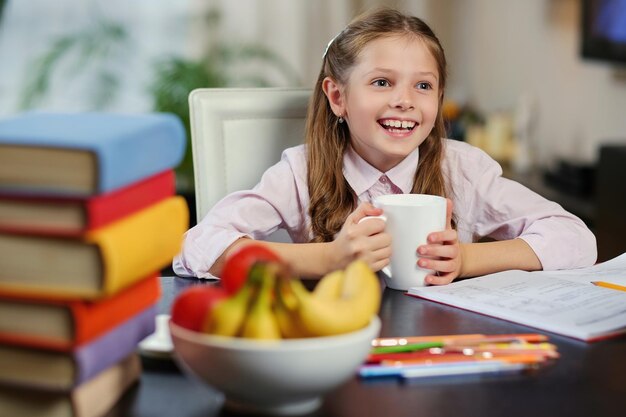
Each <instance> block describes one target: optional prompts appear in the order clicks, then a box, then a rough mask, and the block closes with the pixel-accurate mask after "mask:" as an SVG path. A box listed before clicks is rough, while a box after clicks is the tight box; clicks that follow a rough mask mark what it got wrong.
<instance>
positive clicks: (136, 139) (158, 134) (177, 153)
mask: <svg viewBox="0 0 626 417" xmlns="http://www.w3.org/2000/svg"><path fill="white" fill-rule="evenodd" d="M143 117H144V120H145V121H146V122H145V123H144V124H143V125H142V126H141V127H140V128H138V129H137V131H127V132H125V133H124V134H120V135H119V136H118V137H116V138H115V140H111V141H102V142H100V143H98V144H97V145H99V146H98V147H97V148H95V149H94V153H95V155H96V156H97V158H98V170H99V175H98V179H99V184H98V190H97V193H99V194H102V193H105V192H109V191H112V190H116V189H118V188H121V187H123V186H125V185H128V184H131V183H133V182H135V181H138V180H141V179H143V178H147V177H149V176H151V175H154V174H156V173H158V172H161V171H163V170H165V169H169V168H173V167H175V166H177V165H178V164H179V163H180V161H181V160H182V158H183V156H184V153H185V147H186V140H185V129H184V127H183V124H182V122H181V121H180V119H178V118H177V117H176V116H174V115H172V114H151V115H144V116H143ZM148 120H149V121H148Z"/></svg>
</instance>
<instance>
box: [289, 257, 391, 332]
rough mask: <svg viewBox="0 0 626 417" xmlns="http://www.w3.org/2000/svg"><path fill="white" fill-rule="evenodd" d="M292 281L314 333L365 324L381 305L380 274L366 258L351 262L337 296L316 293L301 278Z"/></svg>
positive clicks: (301, 310) (304, 320)
mask: <svg viewBox="0 0 626 417" xmlns="http://www.w3.org/2000/svg"><path fill="white" fill-rule="evenodd" d="M289 283H290V286H291V288H292V290H293V293H294V295H295V297H296V299H297V300H298V304H299V308H298V314H299V316H300V320H301V321H302V323H303V324H304V326H305V327H306V329H307V330H308V331H309V332H310V333H311V335H314V336H329V335H334V334H341V333H347V332H351V331H354V330H357V329H360V328H362V327H365V326H366V325H367V324H368V323H369V322H370V320H371V319H372V316H373V315H375V314H376V313H377V312H378V308H379V307H380V298H381V294H380V284H379V282H378V278H377V277H376V275H375V274H374V272H373V271H372V270H371V269H370V268H369V266H368V265H367V264H366V263H365V262H363V261H354V262H352V263H351V264H350V265H348V267H347V268H346V270H345V276H344V279H343V285H342V288H341V292H340V294H339V296H338V297H337V298H335V299H334V300H332V299H331V300H327V299H322V298H318V297H316V296H314V295H313V294H312V293H310V292H309V291H308V290H307V289H306V288H305V287H304V285H303V284H302V282H300V281H299V280H291V281H290V282H289ZM320 283H321V282H320ZM329 286H330V284H329Z"/></svg>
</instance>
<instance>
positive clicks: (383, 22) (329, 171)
mask: <svg viewBox="0 0 626 417" xmlns="http://www.w3.org/2000/svg"><path fill="white" fill-rule="evenodd" d="M398 35H401V36H412V37H416V38H418V39H421V40H422V41H424V43H425V45H426V46H427V48H428V49H429V50H430V52H431V54H432V55H433V57H434V58H435V60H436V62H437V69H438V71H439V93H440V94H439V110H438V111H437V117H436V120H435V125H434V127H433V129H432V131H431V132H430V134H429V135H428V138H426V139H425V140H424V142H423V143H422V144H421V145H420V147H419V153H420V154H419V155H420V156H419V164H418V167H417V170H416V172H415V178H414V181H413V188H412V190H411V193H420V194H433V195H440V196H446V195H447V194H448V193H449V192H451V190H446V184H445V181H444V178H443V173H442V171H441V161H442V158H443V140H442V138H443V137H444V136H445V127H444V123H443V117H442V114H441V107H442V103H443V92H444V88H445V82H446V59H445V55H444V51H443V48H442V46H441V44H440V43H439V40H438V39H437V37H436V36H435V34H434V33H433V31H432V30H431V29H430V28H429V27H428V25H427V24H426V23H424V22H423V21H422V20H420V19H419V18H417V17H414V16H408V15H405V14H403V13H401V12H399V11H397V10H393V9H387V8H384V9H378V10H376V11H374V12H371V13H368V14H365V15H362V16H360V17H357V18H356V19H355V20H353V21H352V22H351V23H350V24H349V25H348V26H347V27H346V28H345V29H344V30H343V31H341V33H340V34H339V35H337V37H336V38H335V39H334V40H333V41H331V43H330V45H329V46H328V49H327V51H326V53H325V55H324V62H323V64H322V69H321V70H320V73H319V76H318V78H317V81H316V83H315V88H314V90H313V95H312V96H311V100H310V103H309V107H308V114H307V121H306V127H305V142H306V145H307V168H308V172H307V181H308V186H309V194H310V198H311V200H310V206H309V215H310V217H311V231H312V234H313V238H312V242H330V241H332V240H334V237H335V235H336V234H337V233H338V232H339V230H341V227H342V226H343V223H344V222H345V219H346V217H347V216H348V215H349V214H350V213H351V212H352V211H353V210H354V209H355V208H356V205H357V204H358V201H357V196H356V195H355V193H354V191H353V190H352V189H351V188H350V186H349V185H348V183H347V181H346V179H345V178H344V176H343V154H344V152H345V150H346V148H347V147H348V146H349V143H350V132H349V130H348V128H347V126H346V123H338V121H337V116H335V114H334V113H333V111H332V110H331V108H330V104H329V103H328V100H327V98H326V95H325V94H324V91H323V89H322V82H323V81H324V78H326V77H330V78H331V79H333V80H334V81H335V82H337V83H338V84H340V85H344V86H345V85H347V82H348V77H349V73H350V70H351V69H352V67H353V66H354V65H355V64H356V62H357V58H358V56H359V54H360V53H361V51H362V50H363V48H364V47H365V46H366V45H367V44H369V43H370V42H371V41H373V40H375V39H379V38H382V37H388V36H398Z"/></svg>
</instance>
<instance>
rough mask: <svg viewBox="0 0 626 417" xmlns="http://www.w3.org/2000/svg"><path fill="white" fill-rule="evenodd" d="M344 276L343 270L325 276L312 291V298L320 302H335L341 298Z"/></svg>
mask: <svg viewBox="0 0 626 417" xmlns="http://www.w3.org/2000/svg"><path fill="white" fill-rule="evenodd" d="M345 276H346V274H345V272H344V271H343V270H337V271H333V272H331V273H329V274H326V275H325V276H324V278H322V279H321V280H320V282H318V283H317V285H316V286H315V289H314V290H313V296H314V297H316V298H319V299H321V300H336V299H337V298H339V297H340V296H341V287H342V285H343V280H344V278H345Z"/></svg>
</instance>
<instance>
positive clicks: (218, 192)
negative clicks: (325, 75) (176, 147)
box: [189, 88, 311, 221]
mask: <svg viewBox="0 0 626 417" xmlns="http://www.w3.org/2000/svg"><path fill="white" fill-rule="evenodd" d="M310 95H311V90H308V89H287V88H246V89H240V88H236V89H235V88H205V89H197V90H194V91H192V92H191V94H190V95H189V111H190V118H191V146H192V152H193V164H194V178H195V192H196V210H197V215H196V217H197V220H198V221H200V220H201V219H202V218H203V217H204V215H205V214H206V213H207V211H208V210H209V209H210V208H211V207H212V206H213V205H214V204H215V203H216V202H217V201H219V200H220V199H221V198H222V197H224V196H225V195H227V194H229V193H232V192H233V191H238V190H244V189H250V188H252V187H253V186H254V185H255V184H256V183H258V182H259V180H260V178H261V175H262V174H263V172H264V171H265V170H266V169H267V168H269V167H270V166H272V165H273V164H275V163H276V162H278V161H279V160H280V155H281V152H282V151H283V150H284V149H285V148H288V147H290V146H295V145H298V144H301V143H303V141H304V121H305V117H306V109H307V105H308V100H309V97H310Z"/></svg>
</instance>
